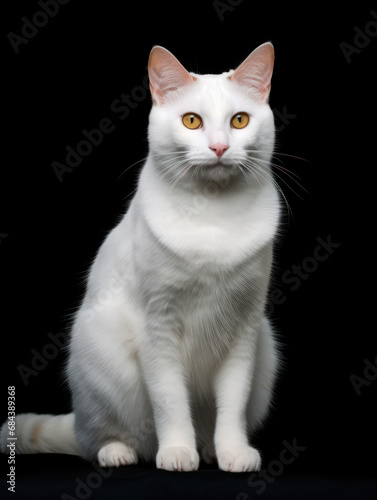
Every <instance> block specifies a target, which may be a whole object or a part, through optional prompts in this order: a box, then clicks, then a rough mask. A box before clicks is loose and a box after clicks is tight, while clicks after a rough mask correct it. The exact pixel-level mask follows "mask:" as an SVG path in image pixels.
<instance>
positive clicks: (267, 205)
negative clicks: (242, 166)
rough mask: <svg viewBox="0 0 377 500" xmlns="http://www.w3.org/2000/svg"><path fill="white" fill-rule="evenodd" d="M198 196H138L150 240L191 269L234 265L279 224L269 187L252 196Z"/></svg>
mask: <svg viewBox="0 0 377 500" xmlns="http://www.w3.org/2000/svg"><path fill="white" fill-rule="evenodd" d="M248 196H249V194H248V193H246V194H245V193H243V194H241V195H239V196H234V197H231V196H228V197H225V196H222V194H221V193H220V194H218V196H217V197H215V198H210V197H208V198H205V197H202V198H198V197H197V196H196V195H193V196H191V197H190V196H187V197H183V198H182V199H181V198H179V197H177V196H175V197H172V196H168V195H166V193H161V192H158V191H157V192H149V193H148V196H144V197H142V198H141V205H142V209H141V211H142V213H143V217H144V220H145V222H146V224H147V226H148V228H149V230H150V231H151V232H152V234H153V235H154V237H155V238H157V240H158V241H159V242H160V243H162V245H164V246H165V247H167V248H169V249H170V250H171V251H172V252H173V253H175V254H177V255H179V256H181V257H183V258H184V259H186V260H188V261H190V262H191V263H192V264H193V265H197V266H201V265H203V266H205V265H212V264H214V265H224V266H229V265H236V264H237V263H239V262H241V261H242V260H243V259H245V258H247V257H249V256H250V255H252V254H253V253H256V252H258V250H259V249H260V248H262V247H263V246H264V245H266V244H267V243H268V242H270V241H271V240H272V239H273V237H274V235H275V232H276V228H277V225H278V220H279V203H278V200H277V195H276V192H275V189H274V188H273V186H265V187H264V188H263V189H261V190H260V191H258V192H257V193H256V194H255V195H254V197H253V198H250V197H248Z"/></svg>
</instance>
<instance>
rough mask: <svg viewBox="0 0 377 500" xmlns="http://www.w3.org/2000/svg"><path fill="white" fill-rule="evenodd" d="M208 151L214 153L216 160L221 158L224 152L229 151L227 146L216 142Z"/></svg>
mask: <svg viewBox="0 0 377 500" xmlns="http://www.w3.org/2000/svg"><path fill="white" fill-rule="evenodd" d="M209 149H212V151H214V152H215V153H216V156H217V157H218V158H221V157H222V155H223V154H224V153H225V151H226V150H227V149H229V146H227V145H226V144H221V143H220V142H218V143H217V144H214V145H213V146H210V147H209Z"/></svg>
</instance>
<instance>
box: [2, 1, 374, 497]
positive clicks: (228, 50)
mask: <svg viewBox="0 0 377 500" xmlns="http://www.w3.org/2000/svg"><path fill="white" fill-rule="evenodd" d="M223 4H227V5H229V7H230V8H229V9H228V10H226V11H224V12H223V13H222V14H221V13H220V14H219V12H217V11H216V8H215V6H214V3H213V2H211V1H208V2H204V1H201V2H175V3H174V4H171V5H170V4H169V5H168V4H167V3H166V2H153V3H146V2H132V3H130V4H127V3H125V2H124V3H123V2H114V1H113V2H112V1H107V2H88V1H87V2H76V1H75V2H74V1H71V2H69V3H67V4H66V5H61V6H60V9H59V12H58V13H57V14H56V16H54V17H53V18H52V19H49V21H48V23H47V24H46V25H45V26H43V27H40V28H39V31H38V33H37V34H35V36H33V37H32V38H30V39H29V41H28V43H27V44H21V45H19V47H18V49H19V52H18V53H15V51H14V49H13V48H12V46H11V43H10V41H9V39H7V35H8V34H9V32H13V33H16V34H18V35H21V29H22V25H23V21H22V17H23V16H26V18H28V19H29V20H31V19H32V18H33V16H34V14H35V13H36V12H38V11H41V8H40V7H39V6H38V4H37V2H20V1H17V2H10V1H8V2H5V3H4V4H3V6H6V7H7V10H8V13H7V16H6V18H5V20H6V21H5V23H4V28H3V33H2V41H3V47H4V49H5V58H4V59H3V78H2V82H3V90H2V95H3V103H4V107H5V112H4V113H3V117H2V120H3V132H2V134H3V147H2V153H3V155H2V156H3V158H4V159H3V165H2V168H1V172H0V176H1V178H0V182H1V184H0V185H1V198H0V207H1V212H0V214H1V220H0V233H1V240H0V241H1V242H0V273H1V292H2V302H1V304H2V312H1V318H2V322H1V323H2V360H3V363H2V369H3V374H2V378H1V392H0V400H1V401H2V403H1V411H2V413H1V414H2V415H3V418H2V420H4V419H5V416H6V398H7V387H8V386H9V385H15V386H16V396H17V399H16V405H17V412H18V413H21V412H29V411H30V412H38V413H62V412H67V411H69V394H68V392H67V389H66V388H65V386H64V383H63V377H62V369H63V367H64V361H65V359H66V358H65V354H64V352H60V353H59V354H58V355H57V356H53V359H50V360H49V361H48V363H47V366H46V368H44V369H42V370H41V371H40V372H39V373H37V374H36V375H31V376H30V377H28V379H27V382H28V383H27V385H25V383H24V381H23V379H22V377H21V376H20V365H23V366H24V367H28V368H31V367H32V359H33V356H34V354H35V351H32V350H33V349H35V350H36V351H38V352H39V353H41V352H42V351H43V349H44V348H45V346H46V344H49V343H50V339H49V337H48V333H49V332H52V333H54V334H57V333H58V332H65V330H66V325H67V320H68V318H69V315H70V314H71V313H72V312H74V310H75V308H76V307H77V305H78V304H79V302H80V299H81V297H82V294H83V293H84V281H83V280H84V277H85V273H86V271H87V269H88V267H89V265H90V262H91V261H92V259H93V257H94V256H95V253H96V251H97V249H98V247H99V245H100V243H101V242H102V241H103V239H104V238H105V236H106V234H107V233H108V232H109V231H110V230H111V228H112V227H114V225H115V224H116V223H117V221H118V220H119V217H120V216H121V214H122V213H123V212H124V210H125V208H126V206H127V202H128V201H129V199H130V197H131V196H132V192H133V190H134V188H135V185H136V180H137V174H138V172H139V169H140V166H141V163H138V164H136V165H134V164H135V162H139V161H140V160H142V159H143V158H144V157H145V156H146V154H147V152H148V145H147V140H146V130H147V122H148V113H149V110H150V106H151V102H150V97H149V95H146V96H145V97H144V98H139V101H138V102H136V105H135V107H134V109H130V110H129V114H128V116H127V117H126V118H125V119H123V120H122V119H121V115H120V114H119V113H115V112H114V111H113V110H112V109H111V106H112V105H113V103H114V101H115V100H116V99H119V98H120V96H121V94H122V93H124V94H131V95H132V92H134V94H133V95H134V96H141V95H142V91H141V90H140V88H139V90H135V88H136V87H141V86H142V85H143V81H144V82H145V75H146V64H147V60H148V55H149V51H150V49H151V47H152V46H153V45H155V44H158V45H163V46H165V47H166V48H168V49H169V50H170V51H172V52H173V53H174V54H175V55H176V57H178V59H179V60H180V61H181V62H182V63H183V64H184V66H185V67H186V68H187V69H188V70H191V71H194V72H201V73H219V72H222V71H227V70H228V69H230V68H234V67H236V66H237V65H238V64H239V63H240V62H241V61H242V60H243V59H244V58H245V57H246V56H247V55H248V54H249V53H250V52H251V51H252V50H253V49H254V48H255V47H256V46H258V45H259V44H261V43H263V42H265V41H268V40H269V41H271V42H272V43H273V44H274V46H275V51H276V64H275V71H274V76H273V81H272V91H271V96H270V104H271V107H272V109H273V110H274V112H275V116H276V124H277V127H278V129H279V132H278V133H277V145H276V152H277V158H278V159H276V162H277V163H278V164H280V165H281V166H282V167H284V168H285V169H288V170H289V171H290V172H291V173H292V174H289V175H291V176H298V182H299V184H300V185H298V184H297V183H296V182H295V180H293V179H292V177H289V176H288V175H287V174H284V173H282V172H281V170H276V174H277V175H279V176H281V179H279V178H277V180H278V182H279V184H280V185H281V188H282V189H283V191H284V193H285V197H286V199H287V201H288V203H289V206H290V213H288V211H287V210H286V216H285V217H284V218H283V221H282V225H281V234H280V236H279V239H278V241H277V245H276V252H275V271H274V278H273V284H272V289H274V290H275V293H276V294H279V297H280V298H281V297H283V299H284V302H283V303H280V304H272V302H270V310H271V312H272V317H273V321H274V324H275V325H276V329H277V331H278V332H279V338H280V339H281V343H282V349H283V353H284V358H285V367H284V370H283V372H282V374H281V377H280V381H279V385H278V388H277V394H276V402H275V408H274V410H273V412H272V413H271V416H270V418H269V420H268V422H267V424H266V426H265V427H264V429H263V430H262V431H261V432H260V433H259V435H258V436H257V438H256V441H255V442H256V444H257V445H258V447H259V448H260V449H261V451H262V453H263V457H264V463H265V466H267V465H268V464H269V463H270V462H271V460H273V459H276V458H278V457H279V453H280V452H281V450H282V449H283V447H284V445H283V444H282V441H283V440H287V441H289V442H292V440H293V439H296V440H297V443H298V444H299V445H300V446H304V447H306V449H305V451H303V452H302V453H301V454H300V456H299V457H298V458H297V460H295V462H294V463H293V464H291V465H289V466H287V467H286V468H285V470H284V473H283V474H282V475H281V477H285V476H287V477H290V475H296V476H295V477H297V476H299V477H304V476H306V475H314V476H318V477H334V478H335V477H336V478H343V479H346V478H350V477H362V478H367V477H375V474H376V473H375V471H376V465H377V464H376V458H375V455H376V453H375V450H376V444H377V442H376V432H375V428H376V425H375V422H376V405H375V401H376V388H377V381H372V380H370V381H369V382H368V381H367V383H368V385H365V386H363V387H361V389H360V394H359V395H358V394H357V392H356V390H355V388H354V387H353V385H352V383H351V380H350V377H351V376H352V375H358V376H360V377H363V378H364V375H363V372H364V367H365V364H364V360H365V359H368V360H369V361H370V362H372V363H375V360H376V356H377V349H376V340H375V339H376V334H375V326H374V323H373V320H374V316H375V314H374V313H375V311H374V303H373V302H372V297H373V295H375V280H374V279H373V276H372V274H373V271H374V262H375V259H374V251H373V249H374V234H373V233H374V225H372V213H371V212H372V206H373V200H374V199H375V193H374V186H375V183H374V168H375V165H376V161H375V148H374V145H375V140H376V127H375V116H376V115H375V89H376V71H375V68H376V55H377V39H376V38H377V37H374V36H371V37H370V41H369V43H368V41H365V39H361V37H359V38H357V40H355V36H356V31H355V30H354V28H355V27H358V28H359V29H360V30H362V31H365V26H366V24H367V23H368V22H369V21H371V20H372V19H373V17H372V15H371V12H370V11H371V10H372V9H374V11H375V12H377V7H376V6H373V4H372V3H370V4H369V5H368V3H367V2H366V3H364V4H363V5H360V6H357V5H356V6H355V5H351V4H349V5H348V7H346V6H343V7H342V8H340V7H339V8H338V9H334V10H332V11H331V12H330V11H329V9H328V8H325V6H322V8H318V7H317V8H315V7H311V6H307V7H305V8H304V7H301V8H297V7H295V8H287V7H286V6H284V8H283V7H277V5H276V4H274V5H273V6H272V5H270V4H269V3H267V2H266V3H265V5H262V4H261V3H258V5H256V4H255V2H250V1H247V0H244V1H240V2H235V1H233V6H231V4H232V2H229V3H227V2H226V1H224V2H223ZM236 4H237V5H236ZM219 9H220V10H221V7H219ZM376 18H377V14H376ZM374 20H375V22H376V23H377V19H374ZM370 29H371V30H372V29H373V27H372V28H370ZM343 42H346V43H348V44H351V45H353V46H355V42H356V43H358V44H359V45H361V44H364V45H365V46H364V47H362V48H360V47H359V48H358V49H357V52H356V51H355V52H354V53H353V54H351V55H350V56H349V60H348V61H347V58H346V57H345V54H344V52H343V51H342V46H341V44H342V43H343ZM356 48H357V47H356ZM133 102H135V99H133ZM282 114H283V115H285V116H286V118H285V123H284V122H282V121H281V118H279V116H280V117H281V115H282ZM287 114H288V115H289V117H287ZM103 118H109V119H111V120H112V123H113V124H114V126H115V128H114V130H113V131H112V132H111V133H109V134H107V135H105V136H104V138H103V141H102V143H101V144H100V145H99V146H97V147H94V148H93V151H92V152H91V154H89V155H88V156H86V157H85V158H83V160H82V162H81V163H80V165H78V166H77V167H75V168H74V169H73V171H72V172H70V173H65V174H64V175H63V177H62V181H61V182H60V181H59V179H58V178H57V176H56V174H55V172H54V170H53V168H52V166H51V164H52V162H54V161H59V162H62V163H64V162H65V156H66V151H65V148H66V146H68V145H69V146H71V147H72V148H75V147H76V146H77V143H78V142H79V141H81V140H82V139H84V136H83V135H82V132H81V131H82V130H83V129H87V130H91V129H94V128H98V125H99V123H100V121H101V120H102V119H103ZM279 153H281V154H279ZM279 162H282V163H279ZM373 208H374V207H373ZM318 238H322V239H323V240H325V241H326V240H327V239H330V240H331V241H332V242H334V243H337V244H338V245H339V244H340V245H339V246H337V247H336V248H335V247H334V250H333V252H332V253H331V254H329V255H328V258H327V259H326V260H324V261H322V262H314V264H313V260H311V261H310V262H309V260H310V259H308V257H313V255H314V252H315V249H316V247H317V245H318ZM305 259H306V261H305ZM304 262H306V265H307V266H310V265H312V266H313V271H312V272H309V273H307V275H306V277H305V278H301V279H300V280H299V286H298V287H297V289H296V290H293V289H292V288H293V286H292V283H291V284H289V283H287V280H283V279H282V276H283V274H284V273H285V272H289V273H291V274H290V276H291V275H292V273H293V267H292V266H294V265H296V266H302V265H303V263H304ZM25 458H28V459H30V457H25ZM20 460H21V459H20ZM72 460H74V459H72ZM19 463H20V464H21V463H22V462H19ZM23 463H25V462H23ZM64 463H65V464H66V463H67V462H64ZM4 464H5V461H4ZM6 469H7V466H6V464H5V470H6ZM20 474H21V466H20ZM2 476H3V477H4V475H3V473H2ZM41 477H42V476H41ZM164 477H165V476H164ZM221 477H223V476H221ZM279 478H280V475H279ZM157 480H158V479H157ZM40 481H43V478H42V479H41V478H40ZM174 481H177V480H176V479H174ZM19 483H21V478H20V479H19ZM282 484H283V483H282ZM276 485H277V486H276ZM2 486H3V485H2ZM278 486H279V482H278V481H276V484H274V487H276V488H278ZM245 491H247V492H248V494H251V490H247V487H246V489H245ZM277 491H278V490H277ZM130 498H131V497H130ZM287 498H293V497H287ZM334 498H335V497H334Z"/></svg>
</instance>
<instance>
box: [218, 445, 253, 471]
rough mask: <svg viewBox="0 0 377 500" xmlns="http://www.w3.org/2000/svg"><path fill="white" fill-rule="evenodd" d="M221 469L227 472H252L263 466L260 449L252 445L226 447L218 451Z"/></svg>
mask: <svg viewBox="0 0 377 500" xmlns="http://www.w3.org/2000/svg"><path fill="white" fill-rule="evenodd" d="M217 460H218V463H219V467H220V469H221V470H225V471H227V472H250V471H258V470H260V468H261V457H260V454H259V451H258V450H256V449H255V448H252V447H251V446H242V447H235V448H232V449H224V450H221V451H219V452H218V453H217Z"/></svg>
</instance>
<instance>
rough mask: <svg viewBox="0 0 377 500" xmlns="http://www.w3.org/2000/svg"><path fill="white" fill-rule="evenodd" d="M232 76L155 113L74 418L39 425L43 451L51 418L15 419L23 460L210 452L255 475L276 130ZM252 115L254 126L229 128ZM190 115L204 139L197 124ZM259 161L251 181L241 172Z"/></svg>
mask: <svg viewBox="0 0 377 500" xmlns="http://www.w3.org/2000/svg"><path fill="white" fill-rule="evenodd" d="M232 75H233V72H229V73H224V74H222V75H193V74H192V76H193V77H194V78H195V81H194V82H193V83H190V84H188V85H184V86H183V87H182V88H181V89H179V91H174V92H171V93H170V95H168V97H167V98H166V99H165V100H164V102H163V104H161V102H160V103H159V104H157V103H156V102H155V105H154V106H153V107H152V111H151V114H150V121H149V134H148V135H149V145H150V151H149V156H148V159H147V161H146V163H145V165H144V167H143V169H142V172H141V175H140V179H139V183H138V189H137V192H136V195H135V196H134V198H133V200H132V202H131V205H130V207H129V209H128V211H127V214H126V215H125V216H124V218H123V220H122V221H121V222H120V224H119V225H118V226H117V227H115V228H114V229H113V231H112V232H111V233H110V234H109V236H108V237H107V238H106V240H105V242H104V243H103V245H102V246H101V248H100V250H99V252H98V255H97V257H96V259H95V262H94V264H93V266H92V268H91V271H90V275H89V278H88V283H87V292H86V296H85V298H84V301H83V303H82V305H81V307H80V309H79V311H78V312H77V315H76V318H75V322H74V325H73V329H72V339H71V344H70V357H69V364H68V369H67V375H68V381H69V385H70V388H71V391H72V397H73V411H74V417H73V415H72V414H71V415H70V416H64V417H47V416H45V417H43V418H45V422H46V427H45V430H44V431H43V432H42V436H41V439H40V440H39V442H38V443H34V445H33V446H32V445H31V444H30V443H29V441H28V438H29V436H30V432H32V429H33V427H34V423H35V421H37V419H38V418H42V417H37V416H29V417H28V416H27V415H24V416H18V417H17V433H18V443H17V451H18V452H20V453H32V452H51V451H55V452H60V453H73V454H81V455H82V456H83V457H86V458H90V459H91V458H94V457H98V460H99V463H100V465H102V466H119V465H127V464H132V463H136V462H137V459H138V458H140V459H142V460H154V459H155V460H156V465H157V467H159V468H164V469H167V470H195V469H197V467H198V464H199V454H198V451H199V452H200V453H201V455H202V457H203V458H204V459H205V460H206V461H208V462H210V461H212V460H214V459H217V461H218V464H219V467H220V468H221V469H223V470H226V471H234V472H237V471H246V470H257V469H259V467H260V456H259V453H258V452H257V450H255V449H254V448H252V447H251V446H250V444H249V441H248V436H249V435H250V433H251V432H252V431H253V430H254V429H255V428H256V427H257V426H258V425H259V424H260V423H261V422H262V420H263V419H264V417H265V416H266V413H267V411H268V406H269V403H270V400H271V394H272V388H273V383H274V379H275V374H276V370H277V350H276V344H275V341H274V338H273V334H272V330H271V327H270V324H269V322H268V320H267V319H266V318H265V317H264V306H265V301H266V294H267V289H268V283H269V276H270V270H271V260H272V246H273V241H274V237H275V234H276V230H277V226H278V221H279V199H278V195H277V192H276V189H275V187H274V183H273V180H272V178H271V172H270V170H269V161H270V158H271V154H272V150H273V146H274V122H273V115H272V112H271V109H270V107H269V106H268V104H267V103H266V102H261V101H260V100H258V99H256V97H255V95H253V94H252V93H251V92H248V91H247V89H245V88H243V87H242V86H240V85H239V84H238V83H237V82H236V81H233V80H232V79H230V78H229V77H230V76H232ZM171 78H173V79H174V75H173V76H172V75H171V74H169V79H171ZM169 82H170V80H169ZM169 84H170V83H169ZM161 95H163V93H162V92H161V94H159V99H160V100H161V99H162V97H161ZM240 111H244V112H247V113H249V115H250V123H249V124H248V125H247V127H245V128H244V129H233V128H231V127H230V120H231V118H232V116H233V115H234V114H235V113H237V112H240ZM186 112H195V113H197V114H199V115H200V116H201V117H202V119H203V127H202V128H200V129H197V130H189V129H187V128H185V127H184V125H183V124H182V120H181V115H182V114H184V113H186ZM217 142H221V143H224V144H227V145H229V149H228V150H227V151H226V153H225V154H224V156H223V157H222V162H219V161H218V159H217V157H216V155H214V153H213V151H211V150H210V149H209V146H210V145H212V144H215V143H217ZM252 150H253V152H252ZM250 161H253V163H254V166H255V168H254V171H253V172H251V171H250V168H249V169H246V168H244V169H243V171H241V169H242V168H243V166H245V164H246V162H249V163H248V165H249V167H250V165H251V164H250ZM186 169H188V170H187V171H186ZM59 418H62V419H63V420H60V421H59V425H58V420H57V419H59ZM73 421H74V432H75V438H74V437H73V432H72V425H73ZM62 423H63V425H62ZM4 435H5V428H3V437H2V439H3V442H4ZM78 450H80V451H78Z"/></svg>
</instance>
